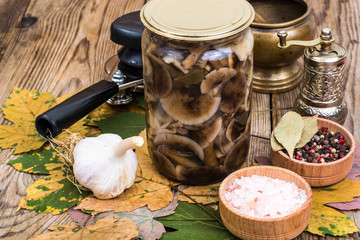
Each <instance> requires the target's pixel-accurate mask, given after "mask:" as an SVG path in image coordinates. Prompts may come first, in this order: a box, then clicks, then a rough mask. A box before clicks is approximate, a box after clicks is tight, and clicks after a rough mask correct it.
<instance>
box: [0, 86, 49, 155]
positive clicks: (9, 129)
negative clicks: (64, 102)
mask: <svg viewBox="0 0 360 240" xmlns="http://www.w3.org/2000/svg"><path fill="white" fill-rule="evenodd" d="M53 105H55V100H54V98H53V96H52V95H51V94H50V93H40V92H38V91H34V90H32V91H28V90H21V89H19V88H17V87H15V88H14V90H13V92H12V93H11V94H10V96H9V97H8V99H7V100H6V101H5V103H4V106H3V107H2V111H3V114H4V116H5V118H6V119H7V120H9V121H11V122H13V123H14V125H10V126H9V125H1V126H0V148H2V149H5V148H15V150H14V152H13V153H14V154H18V153H23V152H28V151H31V150H35V149H38V148H40V147H41V146H42V145H43V144H44V143H45V142H46V139H45V138H43V137H42V136H41V135H40V134H39V133H38V132H37V131H36V128H35V118H36V117H37V116H38V115H39V114H41V113H42V112H44V111H46V110H48V109H49V108H50V107H52V106H53Z"/></svg>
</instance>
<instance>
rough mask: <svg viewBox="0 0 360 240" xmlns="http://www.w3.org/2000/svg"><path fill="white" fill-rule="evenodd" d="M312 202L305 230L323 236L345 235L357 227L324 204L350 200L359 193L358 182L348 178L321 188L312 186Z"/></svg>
mask: <svg viewBox="0 0 360 240" xmlns="http://www.w3.org/2000/svg"><path fill="white" fill-rule="evenodd" d="M312 191H313V202H312V208H311V217H310V222H309V225H308V227H307V229H306V230H307V231H309V232H311V233H314V234H318V235H321V236H325V234H330V235H333V236H346V235H347V234H350V233H353V232H358V231H359V229H358V228H357V227H356V224H355V223H354V222H352V221H351V220H350V218H349V217H348V216H346V215H344V214H342V213H340V212H339V211H337V210H335V209H333V208H330V207H327V206H325V205H324V204H326V203H332V202H351V201H353V200H354V197H356V196H359V195H360V182H359V181H352V180H349V179H348V178H346V179H344V180H342V181H341V182H339V183H337V184H334V185H331V186H328V187H323V188H313V189H312Z"/></svg>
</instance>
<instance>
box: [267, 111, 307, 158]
mask: <svg viewBox="0 0 360 240" xmlns="http://www.w3.org/2000/svg"><path fill="white" fill-rule="evenodd" d="M303 128H304V122H303V120H302V118H301V116H300V115H299V114H298V113H296V112H287V113H286V114H285V115H284V116H283V117H282V118H281V120H280V122H279V123H278V125H277V126H276V128H275V131H274V135H275V138H276V140H278V142H279V143H280V144H281V145H283V146H284V148H285V149H286V150H287V152H288V153H289V155H290V156H291V157H292V156H293V152H294V148H295V145H296V144H297V143H298V142H299V140H300V138H301V134H302V130H303Z"/></svg>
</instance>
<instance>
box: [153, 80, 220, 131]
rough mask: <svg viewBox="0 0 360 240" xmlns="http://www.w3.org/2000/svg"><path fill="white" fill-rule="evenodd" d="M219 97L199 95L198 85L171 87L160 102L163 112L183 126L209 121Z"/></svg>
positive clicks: (216, 108)
mask: <svg viewBox="0 0 360 240" xmlns="http://www.w3.org/2000/svg"><path fill="white" fill-rule="evenodd" d="M220 100H221V99H220V97H213V96H212V94H211V93H207V94H201V93H200V87H199V86H198V85H186V86H180V85H179V86H178V87H173V89H172V90H171V92H170V93H169V94H168V95H167V96H166V97H164V98H162V99H160V102H161V104H162V106H163V108H164V110H165V111H166V112H167V113H168V114H169V115H170V116H172V117H173V118H174V119H175V120H178V121H179V122H181V123H183V124H188V125H195V124H201V123H203V122H205V121H206V120H208V119H210V118H211V117H212V116H213V115H214V114H215V113H216V112H217V110H218V108H219V105H220Z"/></svg>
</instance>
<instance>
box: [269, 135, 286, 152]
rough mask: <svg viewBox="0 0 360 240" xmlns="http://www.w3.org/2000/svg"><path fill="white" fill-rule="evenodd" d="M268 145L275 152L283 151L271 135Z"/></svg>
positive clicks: (281, 146)
mask: <svg viewBox="0 0 360 240" xmlns="http://www.w3.org/2000/svg"><path fill="white" fill-rule="evenodd" d="M270 145H271V148H272V149H273V150H274V151H275V152H277V151H280V150H282V149H284V147H283V145H281V144H280V143H279V142H278V140H276V138H275V135H272V136H271V138H270Z"/></svg>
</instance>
